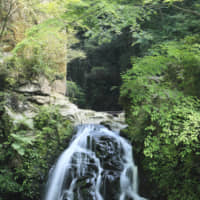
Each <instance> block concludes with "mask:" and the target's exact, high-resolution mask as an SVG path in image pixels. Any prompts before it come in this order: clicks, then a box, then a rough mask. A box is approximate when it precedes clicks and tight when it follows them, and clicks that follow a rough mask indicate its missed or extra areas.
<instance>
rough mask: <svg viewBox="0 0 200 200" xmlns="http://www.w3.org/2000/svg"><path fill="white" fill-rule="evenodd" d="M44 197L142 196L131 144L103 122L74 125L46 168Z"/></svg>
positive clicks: (125, 199)
mask: <svg viewBox="0 0 200 200" xmlns="http://www.w3.org/2000/svg"><path fill="white" fill-rule="evenodd" d="M45 200H144V198H142V197H140V196H139V194H138V172H137V166H136V165H135V164H134V160H133V155H132V147H131V145H130V144H129V143H128V142H127V141H126V140H125V139H124V138H122V137H121V136H119V134H117V133H115V132H112V131H110V130H108V129H107V128H105V127H104V126H101V125H81V126H78V130H77V134H76V135H75V136H74V138H73V139H72V142H71V144H70V145H69V147H68V148H67V149H66V150H65V151H64V152H63V153H62V154H61V155H60V157H59V158H58V160H57V162H56V164H55V165H54V166H53V167H52V169H51V171H50V174H49V179H48V183H47V189H46V195H45Z"/></svg>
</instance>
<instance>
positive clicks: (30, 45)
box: [12, 19, 66, 79]
mask: <svg viewBox="0 0 200 200" xmlns="http://www.w3.org/2000/svg"><path fill="white" fill-rule="evenodd" d="M61 27H62V22H60V21H59V20H53V19H52V20H48V21H45V22H44V23H42V24H39V25H37V26H34V27H33V28H32V29H30V30H29V31H28V32H27V34H26V38H25V39H24V40H22V41H21V42H20V43H18V44H17V45H16V47H15V49H14V50H13V53H14V56H13V58H12V63H13V65H14V67H15V69H16V70H17V72H18V74H19V75H20V76H22V77H23V76H24V78H26V79H30V78H35V77H37V76H38V75H44V76H46V77H47V78H49V79H54V77H55V76H56V74H58V73H59V72H62V70H61V68H63V65H65V62H66V61H65V56H64V54H65V43H66V38H65V35H64V33H62V32H61V31H60V28H61Z"/></svg>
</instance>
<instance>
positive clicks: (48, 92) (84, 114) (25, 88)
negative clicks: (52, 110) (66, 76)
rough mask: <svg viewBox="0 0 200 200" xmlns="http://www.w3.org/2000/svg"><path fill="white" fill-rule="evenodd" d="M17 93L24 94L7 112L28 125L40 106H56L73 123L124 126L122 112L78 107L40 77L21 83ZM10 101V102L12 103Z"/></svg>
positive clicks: (116, 127) (115, 129) (14, 118)
mask: <svg viewBox="0 0 200 200" xmlns="http://www.w3.org/2000/svg"><path fill="white" fill-rule="evenodd" d="M18 94H19V95H22V96H24V98H21V99H23V101H21V100H17V101H16V100H15V102H14V104H16V105H15V108H16V109H12V108H11V107H9V105H8V106H7V107H6V110H7V113H8V114H9V116H10V117H11V118H12V119H13V121H14V122H16V121H19V120H23V121H24V122H27V124H28V125H29V126H32V123H33V120H32V119H33V117H34V116H35V115H36V114H37V113H38V112H39V110H40V108H39V107H40V106H57V107H58V109H59V112H60V114H61V115H62V116H63V119H68V120H70V121H71V122H72V123H73V124H74V125H78V124H91V123H92V124H102V125H104V126H106V127H108V128H110V129H112V130H114V131H119V130H120V129H123V128H125V127H126V124H125V122H124V114H123V113H121V114H118V115H115V116H114V115H112V114H109V113H105V112H96V111H92V110H85V109H80V108H78V107H77V106H76V105H75V104H73V103H71V102H70V101H69V99H68V98H67V97H66V96H64V95H63V94H61V93H59V91H55V89H54V88H52V87H51V85H50V83H49V82H48V81H47V80H45V79H42V78H39V79H38V80H36V81H33V82H29V83H27V84H23V85H21V86H20V87H19V88H18V89H17V90H16V94H15V96H18ZM18 99H20V98H18ZM11 101H12V100H10V104H13V103H12V102H11ZM14 110H15V111H14Z"/></svg>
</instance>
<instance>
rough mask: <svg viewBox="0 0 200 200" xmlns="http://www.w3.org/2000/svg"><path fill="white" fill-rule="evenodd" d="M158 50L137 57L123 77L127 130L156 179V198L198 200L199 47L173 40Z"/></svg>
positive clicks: (152, 192) (149, 176)
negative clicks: (142, 56) (139, 57)
mask: <svg viewBox="0 0 200 200" xmlns="http://www.w3.org/2000/svg"><path fill="white" fill-rule="evenodd" d="M152 52H154V54H153V55H150V56H146V57H144V58H141V59H139V60H137V61H135V64H134V65H133V68H132V69H131V70H129V71H128V72H127V73H126V74H125V75H124V76H123V78H124V84H123V86H122V88H121V102H122V103H123V104H124V105H125V109H126V114H127V123H128V124H129V128H128V130H127V131H126V133H127V134H128V135H129V137H130V138H131V140H132V142H133V144H134V145H133V147H134V150H135V153H136V154H137V156H139V160H140V164H141V166H142V167H143V170H144V173H145V174H146V180H149V181H150V184H149V185H148V187H149V190H148V191H149V193H150V195H151V196H150V199H160V198H162V199H167V200H176V199H181V200H197V199H199V195H200V187H199V186H198V185H199V184H198V182H199V180H198V177H200V169H199V166H200V161H199V150H198V149H199V147H200V138H199V130H200V102H199V100H198V99H197V98H196V97H199V89H198V88H199V87H198V84H199V83H198V81H197V76H199V72H200V71H199V69H200V68H199V66H200V56H199V55H200V54H199V53H197V52H199V49H198V48H196V45H195V44H190V45H188V44H187V43H184V44H183V43H181V42H179V43H177V42H173V43H167V44H163V45H162V46H161V47H160V48H159V49H157V50H156V51H155V49H154V51H152ZM153 183H154V184H155V185H156V186H155V185H154V184H153Z"/></svg>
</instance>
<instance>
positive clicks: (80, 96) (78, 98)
mask: <svg viewBox="0 0 200 200" xmlns="http://www.w3.org/2000/svg"><path fill="white" fill-rule="evenodd" d="M66 95H67V96H68V97H69V100H70V101H71V102H73V103H75V104H77V105H79V106H84V105H85V104H86V102H85V93H84V92H83V90H82V88H81V87H79V86H78V85H77V84H76V83H75V82H73V81H67V94H66Z"/></svg>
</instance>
